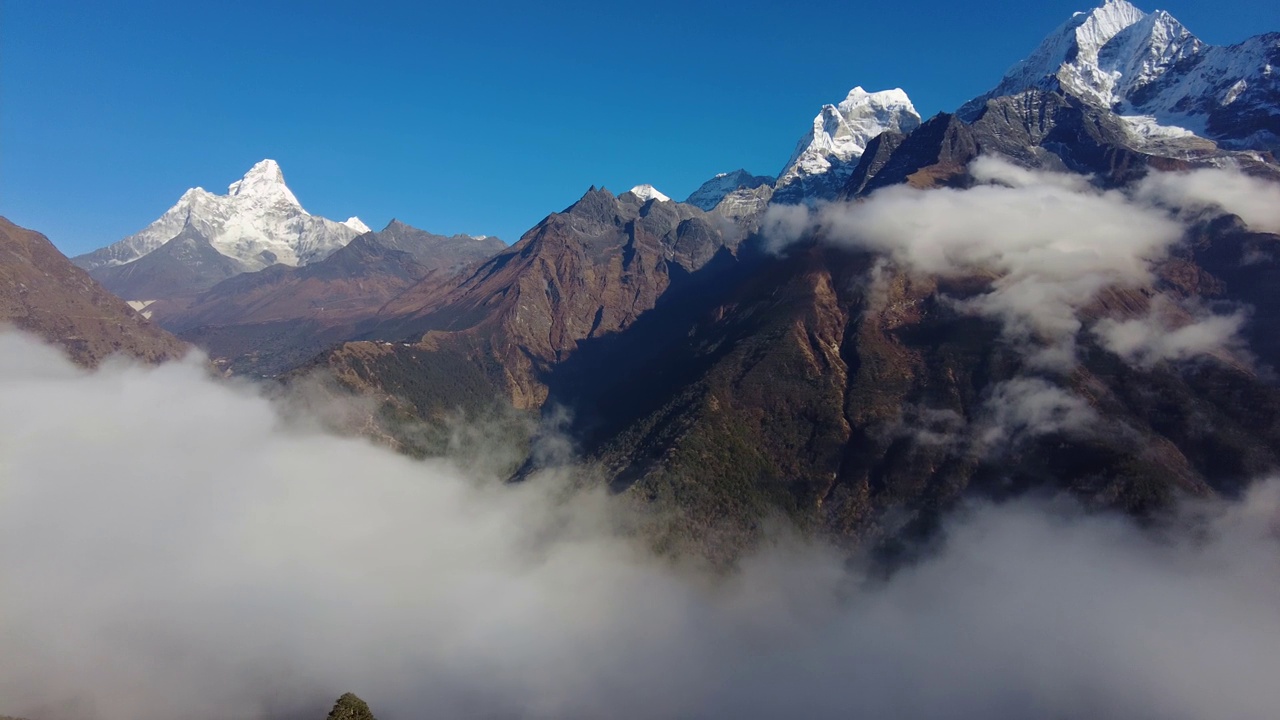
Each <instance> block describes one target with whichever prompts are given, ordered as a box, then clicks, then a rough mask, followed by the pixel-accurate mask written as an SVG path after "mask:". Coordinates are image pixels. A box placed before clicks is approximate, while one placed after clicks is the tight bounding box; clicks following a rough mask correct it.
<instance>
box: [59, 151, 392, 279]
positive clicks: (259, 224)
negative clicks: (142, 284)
mask: <svg viewBox="0 0 1280 720" xmlns="http://www.w3.org/2000/svg"><path fill="white" fill-rule="evenodd" d="M187 227H190V228H192V229H194V230H195V231H196V232H198V233H199V234H200V235H202V236H204V237H205V238H207V239H208V240H209V244H210V245H212V246H213V248H214V249H215V250H217V251H218V252H219V253H221V254H223V255H226V256H227V257H230V258H233V259H235V260H238V261H240V263H241V264H243V265H244V267H245V268H247V269H250V270H256V269H259V268H263V267H266V266H268V265H274V264H276V263H283V264H286V265H305V264H307V263H309V262H313V261H315V260H320V259H323V258H325V257H327V256H328V255H329V254H330V253H332V252H333V251H335V250H337V249H338V248H340V247H342V246H344V245H346V244H347V243H348V242H350V241H351V240H352V239H353V238H355V237H356V236H357V235H360V234H362V233H364V232H368V230H369V228H368V227H367V226H366V225H365V224H364V223H363V222H360V220H359V218H354V217H353V218H350V219H349V220H347V222H345V223H339V222H334V221H332V220H329V219H327V218H323V217H319V216H316V215H311V214H310V213H308V212H307V211H306V210H304V209H303V208H302V205H301V204H300V203H299V202H298V199H297V198H296V197H294V194H293V192H292V191H291V190H290V189H289V187H288V185H286V184H285V182H284V173H283V172H282V171H281V170H280V165H279V164H278V163H277V162H276V161H274V160H263V161H261V162H259V163H256V164H255V165H254V166H253V167H252V168H250V169H249V172H247V173H245V175H244V177H242V178H240V179H239V180H237V181H235V182H233V183H231V185H230V186H228V188H227V194H226V195H215V194H214V193H211V192H209V191H207V190H204V189H203V188H199V187H195V188H191V189H190V190H187V191H186V192H184V193H183V194H182V196H181V197H180V198H178V202H177V203H176V204H175V205H174V206H173V207H171V208H169V209H168V210H167V211H165V213H164V214H163V215H161V216H160V217H159V218H158V219H157V220H156V221H155V222H153V223H151V224H150V225H148V226H147V227H145V228H143V229H142V230H141V231H139V232H138V233H136V234H134V235H130V236H129V237H127V238H124V239H123V240H120V241H119V242H116V243H113V244H112V245H109V246H107V247H105V248H102V249H100V250H97V251H94V252H92V253H89V254H87V255H81V256H80V257H78V258H75V262H76V264H78V265H80V266H81V267H83V268H86V269H88V270H93V269H95V268H99V267H109V266H113V265H123V264H126V263H130V262H133V261H134V260H137V259H138V258H141V257H143V256H144V255H147V254H148V253H150V252H152V251H154V250H156V249H157V248H159V247H161V246H162V245H164V244H165V243H167V242H169V241H170V240H171V239H173V238H175V237H177V236H178V234H179V233H181V232H182V231H183V230H184V229H185V228H187Z"/></svg>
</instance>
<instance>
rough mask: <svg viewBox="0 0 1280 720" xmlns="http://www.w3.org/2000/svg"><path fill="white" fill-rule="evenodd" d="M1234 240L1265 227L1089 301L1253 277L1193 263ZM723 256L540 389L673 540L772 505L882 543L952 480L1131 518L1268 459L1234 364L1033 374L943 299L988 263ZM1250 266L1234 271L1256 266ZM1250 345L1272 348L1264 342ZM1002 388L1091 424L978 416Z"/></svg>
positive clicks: (1098, 358)
mask: <svg viewBox="0 0 1280 720" xmlns="http://www.w3.org/2000/svg"><path fill="white" fill-rule="evenodd" d="M1211 232H1213V231H1209V230H1203V231H1202V233H1204V234H1210V233H1211ZM1201 237H1202V239H1203V237H1204V235H1202V236H1201ZM1251 241H1252V242H1255V243H1256V242H1262V241H1263V240H1262V239H1261V238H1259V237H1258V236H1256V235H1248V234H1245V235H1233V234H1231V231H1227V232H1223V233H1214V234H1213V238H1212V240H1207V241H1203V242H1202V243H1200V244H1198V245H1196V247H1195V249H1194V250H1193V251H1192V250H1188V252H1189V253H1191V254H1190V255H1188V257H1185V258H1177V259H1173V260H1170V261H1169V262H1168V263H1167V264H1166V265H1165V266H1164V267H1163V268H1162V269H1161V277H1160V279H1159V280H1158V281H1157V285H1156V286H1155V288H1152V289H1149V290H1143V291H1117V292H1114V293H1107V294H1104V295H1103V296H1100V298H1099V299H1098V301H1097V302H1096V303H1095V304H1094V305H1093V306H1092V307H1091V308H1090V310H1089V311H1088V312H1090V313H1093V314H1095V315H1096V316H1098V317H1101V316H1106V317H1113V318H1117V319H1125V318H1133V317H1140V316H1142V315H1144V314H1145V313H1146V312H1147V311H1148V309H1149V308H1150V306H1151V303H1152V302H1153V301H1152V298H1153V297H1155V295H1154V294H1153V292H1155V291H1158V292H1160V293H1168V294H1171V295H1174V296H1184V297H1185V296H1186V294H1187V293H1188V292H1189V289H1188V287H1187V286H1186V284H1185V282H1184V281H1183V278H1185V276H1186V272H1187V268H1188V264H1195V267H1197V269H1198V272H1202V273H1204V274H1203V275H1202V276H1201V278H1202V283H1203V284H1202V285H1201V287H1200V290H1202V291H1203V290H1208V294H1209V295H1211V296H1213V297H1217V298H1225V297H1233V298H1241V297H1242V296H1249V295H1251V294H1254V293H1257V292H1258V290H1257V289H1256V286H1253V285H1252V284H1251V283H1250V282H1248V281H1245V280H1244V279H1243V278H1240V279H1239V280H1238V281H1236V282H1226V283H1218V282H1216V281H1215V280H1216V279H1215V280H1209V278H1212V276H1211V275H1209V274H1208V273H1207V272H1205V271H1203V270H1200V269H1199V268H1201V265H1199V264H1197V263H1204V264H1208V265H1212V264H1215V263H1217V264H1218V265H1220V266H1222V267H1227V268H1231V267H1238V265H1237V262H1236V261H1237V260H1238V259H1239V258H1240V256H1241V255H1240V253H1241V252H1242V250H1241V249H1236V248H1239V247H1240V246H1241V244H1242V243H1248V242H1251ZM1265 242H1267V243H1270V244H1271V246H1272V247H1275V246H1276V245H1277V244H1280V238H1278V237H1276V236H1267V239H1266V241H1265ZM740 258H741V259H740V260H730V259H729V258H726V262H725V263H723V264H718V263H713V264H712V265H709V266H708V267H707V268H705V269H704V270H703V271H702V272H701V273H698V274H696V275H695V276H694V277H693V278H692V280H693V282H691V283H688V284H687V285H686V286H685V289H684V290H683V291H672V292H670V293H668V295H666V296H664V297H663V299H662V300H661V301H660V302H659V304H658V307H657V308H655V310H654V311H653V312H652V313H650V314H649V315H646V316H645V317H643V318H641V319H640V320H639V321H637V322H636V323H635V324H634V325H632V326H631V327H630V328H628V329H627V330H625V331H623V332H622V333H619V334H617V335H611V336H607V337H602V338H599V339H598V340H594V341H587V342H584V343H583V344H582V345H581V346H580V348H579V351H578V352H577V354H575V355H574V356H573V357H571V358H570V359H569V360H568V361H566V362H564V363H562V364H561V365H559V366H557V367H556V369H555V371H554V372H552V373H551V375H550V378H549V379H548V381H547V382H548V385H549V386H550V387H551V393H550V398H549V404H551V405H563V406H565V407H567V408H569V409H570V411H571V416H572V417H573V418H574V422H573V424H572V426H571V432H572V435H573V437H574V438H575V440H576V441H577V442H578V443H579V447H581V448H582V449H583V450H584V451H585V452H586V453H587V454H589V455H591V456H593V457H595V458H596V459H597V460H599V462H600V464H601V466H602V467H603V468H604V469H605V474H606V476H607V477H609V478H611V479H612V480H611V482H612V483H613V487H614V489H615V490H617V491H620V492H623V491H625V492H629V493H633V494H636V495H638V496H640V497H644V498H648V499H650V500H652V501H656V502H659V503H661V504H662V505H663V506H664V507H666V508H668V509H670V511H671V512H672V513H673V516H672V517H673V518H674V519H673V521H672V527H671V531H672V533H673V534H674V537H673V538H672V539H673V540H676V539H679V540H681V541H687V540H690V539H692V540H695V541H698V542H700V543H702V545H703V546H704V547H706V548H707V549H708V550H709V551H710V552H711V553H712V554H713V555H714V554H719V553H724V554H725V555H726V556H728V555H732V554H733V552H734V550H733V549H734V548H735V547H738V546H740V545H741V543H742V541H743V538H744V537H745V536H749V535H750V534H751V533H753V532H754V531H755V530H756V529H758V527H759V523H761V522H763V521H764V520H765V519H766V518H768V517H769V516H770V515H771V514H773V513H776V512H779V511H782V512H784V513H786V514H788V515H790V516H791V517H792V518H793V519H795V520H797V521H799V522H800V523H801V524H802V525H806V526H809V527H814V528H821V529H823V530H824V531H826V532H829V533H832V534H834V535H836V536H840V537H844V538H847V539H849V540H856V541H858V542H882V541H890V540H893V539H894V538H899V537H901V536H902V534H903V533H907V534H912V533H927V532H928V531H930V530H932V529H933V528H934V527H935V524H936V523H937V521H938V520H939V518H940V517H941V514H942V513H943V511H945V510H946V509H947V508H949V507H951V506H952V505H954V504H955V503H956V502H958V500H959V499H960V498H961V497H962V496H963V495H964V494H966V493H972V492H978V493H980V494H983V495H988V496H990V495H995V496H1002V495H1009V494H1014V493H1020V492H1025V491H1027V490H1029V489H1033V488H1038V489H1041V490H1045V489H1049V490H1066V491H1070V492H1071V493H1073V494H1075V495H1077V496H1079V497H1082V498H1083V499H1085V500H1086V501H1088V502H1090V503H1093V504H1096V505H1099V506H1113V507H1119V508H1122V509H1124V510H1126V511H1129V512H1133V513H1137V514H1149V513H1153V512H1159V511H1161V510H1162V509H1165V508H1167V507H1169V506H1170V505H1171V504H1172V503H1173V502H1174V501H1175V500H1176V499H1177V498H1178V497H1179V496H1182V495H1194V496H1204V495H1208V494H1213V493H1226V494H1233V493H1235V492H1237V491H1238V490H1239V489H1240V488H1242V487H1243V486H1244V485H1245V484H1246V483H1247V482H1248V481H1249V480H1251V479H1252V478H1254V477H1257V476H1258V475H1259V474H1261V473H1265V472H1267V471H1269V470H1271V469H1274V468H1275V467H1277V464H1278V463H1280V458H1278V457H1277V450H1276V449H1277V448H1278V447H1280V444H1278V443H1280V390H1278V389H1277V388H1276V387H1275V385H1274V384H1273V383H1271V382H1269V381H1267V380H1265V379H1264V378H1262V377H1260V376H1259V375H1258V374H1257V373H1255V372H1254V371H1253V370H1251V369H1250V366H1249V365H1248V364H1247V362H1240V361H1236V360H1230V359H1228V360H1225V361H1219V360H1206V361H1204V362H1199V363H1194V364H1192V365H1181V366H1177V365H1171V364H1158V365H1152V366H1150V367H1137V366H1134V365H1131V364H1126V363H1125V362H1122V361H1121V360H1120V359H1119V358H1118V357H1117V356H1116V355H1115V354H1113V353H1109V352H1107V351H1106V350H1105V349H1103V348H1102V347H1100V346H1099V345H1098V343H1096V342H1094V341H1092V340H1086V341H1085V344H1084V347H1083V348H1082V349H1081V361H1080V363H1079V365H1078V366H1077V367H1076V368H1075V369H1074V370H1071V371H1069V372H1066V373H1064V374H1058V373H1054V372H1044V371H1041V370H1039V369H1037V368H1036V367H1034V366H1033V365H1031V364H1029V363H1028V360H1027V358H1026V357H1024V356H1023V355H1022V354H1021V353H1020V352H1019V351H1018V350H1017V349H1016V348H1015V347H1012V346H1011V345H1010V344H1009V343H1008V342H1007V341H1005V340H1004V339H1002V335H1001V332H1000V328H999V327H998V325H997V324H995V323H992V322H990V321H988V320H984V319H981V318H976V317H973V316H972V315H968V314H964V313H961V312H958V311H957V310H956V309H955V304H956V302H957V301H958V300H959V299H963V298H965V297H973V296H974V295H976V294H979V293H981V292H983V290H984V288H986V287H988V285H989V284H990V283H991V282H992V278H990V277H989V276H988V277H981V276H975V277H971V278H947V279H944V278H938V277H928V276H913V275H911V274H908V273H904V272H896V271H888V272H886V271H885V270H883V268H881V269H880V270H877V271H876V275H877V280H876V282H875V285H874V288H873V286H872V285H871V284H870V283H869V281H868V277H869V276H870V275H871V273H872V269H873V268H875V267H876V260H875V258H874V257H872V256H870V255H865V254H859V253H852V252H849V251H842V250H835V249H824V248H822V247H820V246H817V245H808V246H803V247H799V248H797V249H795V250H793V251H792V252H790V253H788V254H787V255H785V256H781V257H775V256H771V255H768V254H763V253H753V252H750V251H748V250H746V249H744V251H743V252H742V253H741V254H740ZM1264 264H1265V265H1266V268H1265V269H1262V268H1257V269H1250V270H1248V271H1247V272H1250V273H1273V272H1275V267H1276V264H1275V262H1274V261H1268V262H1267V263H1264ZM1255 277H1260V275H1256V276H1255ZM1253 279H1254V278H1253V277H1251V278H1249V280H1253ZM1264 305H1266V306H1267V307H1269V308H1270V309H1268V310H1265V311H1260V312H1259V316H1258V317H1255V318H1254V320H1253V325H1252V330H1251V331H1250V332H1252V333H1254V334H1256V335H1259V336H1265V335H1266V333H1267V332H1268V331H1269V329H1270V328H1273V327H1274V318H1273V317H1272V315H1273V314H1274V307H1270V306H1274V301H1264ZM1263 315H1266V317H1262V316H1263ZM1263 350H1265V352H1266V355H1265V359H1266V362H1268V363H1274V362H1276V361H1277V360H1280V355H1277V354H1276V352H1275V344H1274V341H1270V344H1269V345H1267V344H1266V342H1265V341H1264V345H1263V347H1260V348H1259V350H1258V352H1260V353H1261V352H1262V351H1263ZM1015 389H1016V390H1018V391H1019V392H1021V391H1024V390H1034V391H1035V393H1037V394H1043V396H1045V397H1048V396H1054V395H1056V393H1057V392H1058V390H1061V391H1062V392H1065V393H1070V394H1072V395H1078V396H1081V397H1087V398H1089V403H1090V406H1091V407H1092V408H1093V409H1094V410H1096V412H1097V416H1098V418H1099V420H1098V421H1097V425H1096V426H1095V427H1093V428H1087V429H1080V428H1067V427H1065V426H1063V427H1062V428H1059V429H1055V430H1051V431H1049V432H1045V433H1039V434H1031V433H1027V434H1025V435H1023V434H1019V433H1021V432H1022V431H1021V430H1017V429H1015V430H1012V431H1007V430H997V428H999V427H1000V423H1001V422H1003V421H1002V420H1000V419H998V418H997V416H996V415H997V410H996V408H998V407H1000V406H1001V405H1000V401H1004V400H1007V399H1008V397H1007V394H1008V393H1009V392H1010V391H1011V390H1015ZM993 438H998V439H994V440H993Z"/></svg>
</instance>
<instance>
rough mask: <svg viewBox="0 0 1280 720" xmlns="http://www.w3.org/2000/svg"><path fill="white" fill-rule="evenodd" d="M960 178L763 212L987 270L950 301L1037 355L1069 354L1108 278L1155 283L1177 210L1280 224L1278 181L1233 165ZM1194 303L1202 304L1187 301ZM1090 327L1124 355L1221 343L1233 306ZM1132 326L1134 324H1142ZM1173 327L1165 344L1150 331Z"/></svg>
mask: <svg viewBox="0 0 1280 720" xmlns="http://www.w3.org/2000/svg"><path fill="white" fill-rule="evenodd" d="M969 170H970V173H971V174H972V175H973V177H974V179H975V180H976V181H977V183H978V184H977V185H975V186H974V187H972V188H969V189H966V190H957V189H951V188H941V189H932V190H918V189H915V188H911V187H907V186H894V187H890V188H885V189H883V190H880V191H878V192H876V193H874V194H872V195H871V196H870V197H869V198H867V199H865V200H862V201H858V202H848V203H832V204H828V205H824V206H820V207H818V208H816V209H813V210H810V209H808V208H804V207H774V208H771V209H770V210H769V211H768V212H767V213H766V216H765V218H764V220H763V222H762V228H763V229H764V232H765V234H766V235H767V236H768V237H769V239H770V241H771V242H772V243H773V245H774V246H775V247H784V246H786V245H788V244H790V243H792V242H795V241H796V240H798V239H800V238H802V237H805V236H817V237H821V238H822V239H823V240H825V241H826V242H830V243H833V244H836V245H842V246H846V247H852V248H856V249H860V250H868V251H872V252H876V253H879V254H881V255H883V256H884V257H886V258H888V259H889V260H890V261H891V262H892V263H894V265H896V266H897V267H899V268H902V269H905V270H909V271H912V272H916V273H922V274H927V275H936V276H941V277H957V276H983V275H990V276H991V277H992V278H993V279H992V283H991V287H990V289H989V290H988V291H987V292H984V293H982V294H979V295H977V296H975V297H970V298H965V299H963V300H957V301H956V302H955V305H956V307H957V308H958V309H960V310H962V311H965V312H970V313H973V314H976V315H981V316H984V317H989V318H991V319H993V320H996V321H998V322H999V323H1000V324H1001V327H1002V328H1003V331H1004V334H1005V336H1006V339H1008V340H1009V341H1011V342H1013V343H1014V344H1016V345H1017V346H1019V347H1021V348H1023V349H1024V350H1025V352H1026V354H1027V356H1028V357H1029V359H1030V360H1032V361H1033V362H1034V363H1035V364H1037V365H1040V366H1042V367H1045V368H1048V369H1054V370H1065V369H1069V368H1070V366H1071V365H1072V364H1073V363H1074V362H1075V343H1076V340H1077V338H1078V336H1079V334H1080V332H1081V331H1082V330H1084V329H1085V322H1084V321H1083V320H1082V319H1081V311H1082V310H1083V309H1085V308H1086V307H1088V306H1089V305H1090V304H1092V303H1094V302H1095V301H1096V300H1097V299H1098V297H1099V294H1100V293H1101V292H1102V291H1103V290H1106V289H1112V288H1119V289H1131V288H1143V287H1148V286H1150V285H1151V284H1152V282H1153V280H1154V277H1153V272H1152V271H1153V266H1154V264H1155V263H1157V262H1159V261H1161V260H1163V259H1165V258H1166V257H1168V255H1169V251H1170V250H1171V249H1172V248H1173V247H1174V246H1175V245H1176V244H1177V243H1178V242H1179V241H1180V240H1181V239H1182V237H1183V234H1184V232H1185V227H1184V225H1183V223H1182V221H1181V220H1180V216H1181V214H1185V213H1192V214H1194V213H1197V212H1200V211H1203V210H1208V209H1214V210H1219V211H1226V212H1231V213H1235V214H1237V215H1239V216H1240V217H1241V218H1242V219H1243V220H1244V221H1245V222H1246V223H1247V224H1249V225H1250V226H1251V227H1253V228H1254V229H1256V230H1260V231H1266V232H1280V186H1277V185H1276V184H1275V183H1269V182H1266V181H1263V180H1258V179H1255V178H1251V177H1247V176H1245V175H1242V174H1240V173H1239V172H1236V171H1230V170H1220V169H1213V170H1196V171H1193V172H1187V173H1160V172H1152V173H1151V174H1150V175H1149V176H1148V177H1146V178H1145V179H1144V180H1143V181H1141V182H1140V183H1138V185H1137V186H1136V187H1134V188H1132V189H1130V190H1127V191H1121V190H1106V191H1104V190H1100V189H1097V188H1095V187H1093V186H1092V185H1090V183H1089V181H1088V178H1086V177H1084V176H1081V175H1072V174H1066V173H1054V172H1041V171H1035V170H1028V169H1026V168H1022V167H1018V166H1016V165H1012V164H1010V163H1009V162H1007V161H1005V160H1001V159H998V158H993V157H983V158H979V159H977V160H975V161H974V162H973V163H972V164H971V165H970V167H969ZM1191 310H1197V311H1199V312H1198V314H1192V313H1191V312H1190V311H1191ZM1182 314H1183V315H1184V316H1185V317H1184V318H1183V319H1182V321H1181V324H1180V325H1178V326H1177V327H1170V326H1168V321H1169V318H1170V315H1169V314H1168V313H1166V314H1164V315H1160V316H1157V315H1152V316H1151V317H1148V318H1143V319H1129V320H1127V321H1125V323H1123V324H1115V323H1111V324H1106V325H1104V326H1103V327H1100V328H1096V331H1097V332H1098V333H1099V334H1100V335H1102V336H1103V337H1104V339H1105V340H1106V341H1107V342H1106V343H1105V344H1106V346H1107V347H1109V348H1112V349H1114V350H1115V351H1117V352H1118V354H1120V355H1121V356H1122V357H1124V358H1125V359H1126V360H1130V361H1133V362H1135V363H1140V364H1147V363H1150V362H1155V361H1158V360H1161V359H1187V358H1190V357H1195V356H1197V355H1204V354H1214V353H1221V352H1226V351H1228V350H1230V349H1232V348H1233V347H1234V345H1235V342H1236V336H1235V332H1236V331H1237V330H1238V329H1239V327H1240V325H1241V324H1242V322H1243V318H1242V317H1240V316H1227V317H1222V318H1219V317H1215V316H1213V315H1212V314H1210V313H1207V312H1206V311H1204V309H1203V308H1187V309H1184V312H1183V313H1182ZM1138 325H1142V327H1139V326H1138ZM1183 325H1187V326H1198V327H1193V328H1192V329H1190V330H1188V331H1186V332H1182V333H1181V335H1180V337H1179V338H1177V339H1175V340H1174V341H1173V342H1172V344H1163V345H1162V344H1161V343H1159V342H1157V341H1155V340H1154V338H1156V337H1157V336H1160V335H1163V334H1166V333H1169V332H1179V331H1180V328H1181V327H1182V326H1183Z"/></svg>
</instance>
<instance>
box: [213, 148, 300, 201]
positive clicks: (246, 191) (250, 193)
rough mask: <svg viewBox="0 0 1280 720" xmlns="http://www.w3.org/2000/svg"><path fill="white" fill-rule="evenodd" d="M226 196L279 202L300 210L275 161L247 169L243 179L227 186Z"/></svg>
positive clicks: (264, 162)
mask: <svg viewBox="0 0 1280 720" xmlns="http://www.w3.org/2000/svg"><path fill="white" fill-rule="evenodd" d="M227 195H230V196H233V197H244V198H259V199H262V200H265V201H272V202H274V201H279V202H284V203H286V204H289V205H293V206H295V207H297V208H298V209H301V208H302V205H301V203H299V202H298V198H296V197H294V195H293V191H292V190H290V189H289V186H288V185H285V182H284V172H283V171H281V170H280V164H279V163H277V162H276V161H275V160H271V159H267V160H262V161H259V162H258V163H256V164H254V166H253V167H251V168H249V172H247V173H245V174H244V177H242V178H240V179H239V180H237V181H235V182H233V183H231V184H230V185H228V186H227Z"/></svg>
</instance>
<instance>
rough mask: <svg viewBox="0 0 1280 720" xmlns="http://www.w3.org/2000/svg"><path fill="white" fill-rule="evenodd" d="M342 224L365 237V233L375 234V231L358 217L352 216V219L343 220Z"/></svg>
mask: <svg viewBox="0 0 1280 720" xmlns="http://www.w3.org/2000/svg"><path fill="white" fill-rule="evenodd" d="M342 224H343V225H346V226H347V227H349V228H351V229H352V230H355V231H356V232H358V233H360V234H361V235H363V234H365V233H367V232H373V230H372V229H371V228H370V227H369V226H368V225H365V224H364V222H363V221H362V220H361V219H360V218H358V217H356V216H355V215H352V216H351V217H349V218H347V219H346V220H343V221H342Z"/></svg>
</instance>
